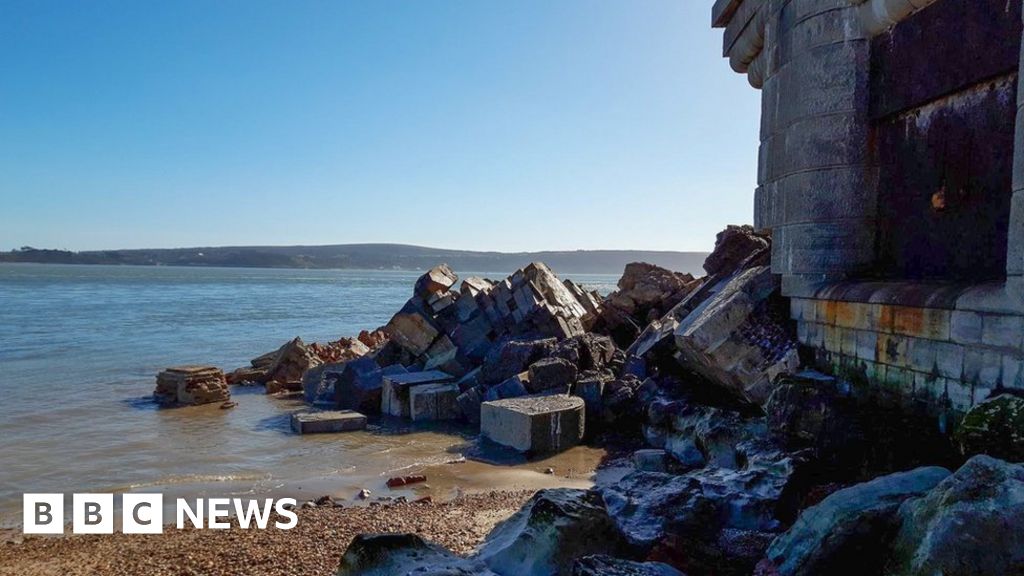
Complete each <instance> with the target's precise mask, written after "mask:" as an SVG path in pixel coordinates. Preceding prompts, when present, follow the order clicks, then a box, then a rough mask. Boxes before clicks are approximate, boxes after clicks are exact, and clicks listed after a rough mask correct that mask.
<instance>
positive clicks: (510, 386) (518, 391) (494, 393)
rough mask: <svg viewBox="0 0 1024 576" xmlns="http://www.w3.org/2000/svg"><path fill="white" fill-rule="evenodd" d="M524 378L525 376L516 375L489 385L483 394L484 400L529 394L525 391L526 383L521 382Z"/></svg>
mask: <svg viewBox="0 0 1024 576" xmlns="http://www.w3.org/2000/svg"><path fill="white" fill-rule="evenodd" d="M524 380H525V378H523V377H522V376H519V375H516V376H512V377H511V378H508V379H506V380H504V381H503V382H501V383H500V384H498V385H496V386H491V387H490V388H489V389H488V390H487V392H486V393H485V394H484V400H486V401H493V400H503V399H505V398H519V397H520V396H526V395H527V394H529V391H527V389H526V385H525V384H524V383H523V382H524Z"/></svg>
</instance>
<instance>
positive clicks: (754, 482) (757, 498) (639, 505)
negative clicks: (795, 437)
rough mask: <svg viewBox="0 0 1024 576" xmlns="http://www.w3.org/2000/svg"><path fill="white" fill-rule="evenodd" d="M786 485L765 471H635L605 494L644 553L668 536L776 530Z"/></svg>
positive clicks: (621, 525)
mask: <svg viewBox="0 0 1024 576" xmlns="http://www.w3.org/2000/svg"><path fill="white" fill-rule="evenodd" d="M787 483H788V478H786V477H785V476H783V475H779V474H772V473H769V472H767V471H765V470H745V471H736V470H724V469H718V468H705V469H702V470H698V471H695V472H691V473H688V474H684V475H681V476H674V475H670V474H660V473H656V472H633V473H631V474H629V475H628V476H626V477H625V478H623V479H622V480H621V481H620V482H618V483H616V484H612V485H609V486H606V487H604V488H603V489H602V494H603V496H604V499H605V503H606V505H607V507H608V511H609V513H610V514H611V516H612V518H614V519H615V521H616V523H617V524H618V526H619V528H620V530H622V532H623V534H624V535H625V536H626V538H627V539H628V540H629V542H630V544H631V545H632V546H634V547H636V548H637V549H638V550H641V551H645V550H649V549H650V548H651V547H653V546H654V545H655V544H656V543H658V542H659V541H661V540H663V539H664V538H666V537H667V536H669V535H685V536H687V537H690V538H697V539H700V540H714V539H716V538H717V536H718V533H719V532H720V531H721V530H722V529H723V528H736V529H743V530H759V531H768V532H770V531H778V529H779V528H780V527H781V523H780V522H779V520H778V519H777V518H776V515H775V508H776V506H777V505H778V503H779V501H780V500H781V499H782V497H783V491H784V490H785V488H786V484H787Z"/></svg>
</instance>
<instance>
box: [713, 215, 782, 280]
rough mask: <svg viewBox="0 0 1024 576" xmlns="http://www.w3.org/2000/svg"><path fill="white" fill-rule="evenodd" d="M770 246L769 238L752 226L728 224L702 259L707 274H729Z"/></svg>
mask: <svg viewBox="0 0 1024 576" xmlns="http://www.w3.org/2000/svg"><path fill="white" fill-rule="evenodd" d="M769 248H771V238H770V237H768V236H766V235H763V234H759V233H757V232H755V231H754V227H753V226H749V225H744V226H728V227H726V229H725V230H723V231H721V232H719V233H718V236H717V237H716V238H715V249H714V251H712V252H711V254H709V255H708V257H707V259H705V260H704V270H705V271H706V272H707V273H708V274H712V275H715V274H731V273H733V272H735V271H736V270H738V269H739V268H740V267H741V266H742V265H743V264H744V263H745V262H747V261H748V260H749V259H750V258H751V257H752V256H756V255H757V254H758V253H760V252H763V251H765V250H768V249H769Z"/></svg>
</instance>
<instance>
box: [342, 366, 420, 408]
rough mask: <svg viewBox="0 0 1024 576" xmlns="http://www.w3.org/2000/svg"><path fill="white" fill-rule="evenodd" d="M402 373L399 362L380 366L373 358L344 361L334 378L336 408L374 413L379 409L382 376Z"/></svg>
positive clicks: (403, 369)
mask: <svg viewBox="0 0 1024 576" xmlns="http://www.w3.org/2000/svg"><path fill="white" fill-rule="evenodd" d="M404 373H406V369H405V368H404V367H403V366H402V365H401V364H393V365H391V366H387V367H385V368H381V367H380V366H379V365H378V364H377V362H376V361H375V360H374V359H373V358H367V357H363V358H357V359H355V360H352V361H350V362H346V363H345V366H344V368H343V369H342V370H341V373H340V374H338V377H337V378H336V379H335V380H334V403H335V405H336V406H337V407H338V408H342V409H346V410H357V411H360V412H363V413H366V414H370V413H373V414H376V413H377V412H378V411H380V396H381V387H382V386H383V378H384V376H385V375H395V374H404Z"/></svg>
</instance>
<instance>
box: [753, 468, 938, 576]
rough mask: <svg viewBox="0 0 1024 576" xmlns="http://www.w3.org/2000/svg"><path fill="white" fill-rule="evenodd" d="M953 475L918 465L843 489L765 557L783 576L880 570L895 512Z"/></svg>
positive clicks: (805, 517)
mask: <svg viewBox="0 0 1024 576" xmlns="http://www.w3.org/2000/svg"><path fill="white" fill-rule="evenodd" d="M947 476H949V470H946V469H945V468H937V467H931V468H918V469H916V470H911V471H909V472H900V473H896V474H890V475H888V476H881V477H879V478H875V479H874V480H872V481H870V482H865V483H863V484H857V485H855V486H851V487H849V488H845V489H843V490H839V491H837V492H835V493H833V494H832V495H830V496H828V497H827V498H825V499H824V500H822V501H821V502H820V503H819V504H817V505H816V506H813V507H811V508H808V509H807V510H804V511H803V513H801V514H800V517H799V518H798V519H797V521H796V523H795V524H793V526H792V527H791V528H790V529H789V530H788V531H787V532H786V533H785V534H783V535H781V536H779V537H778V539H776V540H775V542H774V543H772V545H771V547H770V548H769V549H768V553H767V557H768V559H769V560H770V561H771V563H772V565H773V567H774V570H775V573H777V574H780V575H784V576H815V575H817V574H844V573H847V572H846V571H847V570H848V569H849V568H850V567H852V566H857V567H858V570H859V571H861V572H860V573H863V574H880V573H881V572H882V569H883V568H884V565H885V559H886V557H887V555H888V550H887V548H888V543H889V541H890V540H891V538H892V536H893V534H894V531H895V529H896V528H898V525H899V523H898V518H897V511H898V510H899V507H900V504H902V503H903V502H904V501H906V500H907V499H909V498H914V497H918V496H921V495H923V494H925V493H927V492H928V491H929V490H931V489H932V488H934V487H935V486H936V485H937V484H938V483H939V482H941V481H942V480H943V479H945V478H946V477H947Z"/></svg>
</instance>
